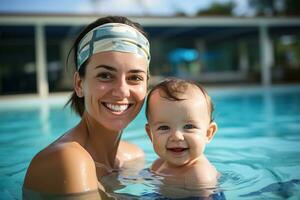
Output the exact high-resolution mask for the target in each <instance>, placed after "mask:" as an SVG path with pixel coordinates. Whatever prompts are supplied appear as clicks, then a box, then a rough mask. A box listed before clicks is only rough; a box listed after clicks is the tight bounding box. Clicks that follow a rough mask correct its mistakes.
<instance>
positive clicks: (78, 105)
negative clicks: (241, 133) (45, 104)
mask: <svg viewBox="0 0 300 200" xmlns="http://www.w3.org/2000/svg"><path fill="white" fill-rule="evenodd" d="M107 23H122V24H126V25H129V26H131V27H133V28H135V29H136V30H138V31H139V32H140V33H142V34H143V35H144V36H145V37H146V38H147V35H146V33H145V32H144V31H143V28H142V26H141V25H140V24H139V23H136V22H133V21H131V20H129V19H128V18H126V17H122V16H107V17H103V18H99V19H97V20H96V21H94V22H93V23H91V24H89V25H87V26H86V27H85V28H83V30H82V31H81V32H80V34H79V35H78V36H77V37H76V39H75V41H74V43H73V45H72V48H71V49H70V51H69V54H68V57H67V61H66V63H67V66H68V63H69V58H70V55H71V53H72V52H73V59H74V63H75V66H74V67H75V70H76V71H77V72H78V73H79V76H80V77H81V78H84V76H85V69H86V65H87V63H88V61H89V59H88V60H87V61H85V62H84V63H83V64H82V65H81V67H80V69H79V70H77V66H78V63H77V51H78V46H79V42H80V41H81V39H82V38H83V37H84V36H85V35H86V34H87V33H88V32H89V31H91V30H92V29H94V28H95V27H97V26H100V25H103V24H107ZM148 74H149V72H148ZM68 104H71V108H72V110H74V111H75V112H76V113H77V114H78V115H79V116H82V115H83V112H84V110H85V108H84V97H78V96H77V94H76V92H75V90H74V91H73V93H72V95H71V97H70V99H69V100H68V102H67V103H66V106H67V105H68Z"/></svg>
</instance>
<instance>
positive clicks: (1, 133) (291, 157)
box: [0, 86, 300, 200]
mask: <svg viewBox="0 0 300 200" xmlns="http://www.w3.org/2000/svg"><path fill="white" fill-rule="evenodd" d="M208 92H209V93H210V94H211V96H212V99H213V102H214V104H215V108H216V111H215V113H214V118H215V120H216V122H217V123H218V125H219V130H218V132H217V134H216V136H215V138H214V139H213V141H212V142H211V143H210V144H209V145H208V146H207V148H206V155H207V157H208V159H209V160H210V161H211V162H212V163H213V164H214V165H215V166H216V168H217V169H218V170H219V171H220V172H221V173H222V177H221V179H220V183H219V187H218V188H219V191H221V192H222V194H223V195H224V196H225V198H226V199H251V200H252V199H300V148H299V146H300V87H299V86H294V87H281V88H273V89H268V90H263V89H257V88H244V89H237V90H230V89H224V90H217V91H215V90H211V91H210V90H208ZM64 101H65V100H64V99H63V100H59V101H52V100H48V101H46V102H43V101H39V100H33V101H32V100H22V99H21V100H17V101H10V100H7V101H0V199H1V200H2V199H8V200H10V199H21V187H22V182H23V178H24V175H25V172H26V169H27V167H28V164H29V162H30V160H31V159H32V157H33V156H34V155H35V154H36V153H37V152H38V151H40V150H41V149H42V148H44V147H45V146H47V145H48V144H49V143H50V142H52V141H53V140H55V139H56V138H57V137H59V136H60V135H61V134H62V133H64V132H65V131H67V130H68V129H70V128H71V127H72V126H74V125H75V124H76V123H77V122H78V121H79V118H78V117H76V116H75V114H73V113H72V112H71V111H70V109H69V108H65V109H63V103H64ZM144 124H145V117H144V113H143V112H142V113H141V114H140V115H139V116H138V117H137V118H136V120H135V121H134V122H133V123H132V124H130V126H129V127H128V128H127V129H126V130H125V132H124V135H123V139H126V140H129V141H131V142H133V143H135V144H137V145H139V146H140V147H141V148H143V149H144V151H145V152H146V161H147V166H146V167H149V166H150V164H151V162H152V161H153V160H155V159H156V155H155V154H154V151H153V150H152V146H151V143H150V141H149V140H148V137H147V135H146V133H145V131H144ZM141 176H143V174H142V175H141ZM145 176H146V175H145ZM126 184H127V185H126V187H124V188H122V189H119V190H117V191H115V192H116V193H127V194H130V195H135V196H145V197H146V196H147V195H148V196H149V195H151V194H153V193H154V191H153V186H151V184H149V183H148V182H147V183H146V182H145V183H143V182H139V183H134V182H132V183H130V182H128V183H126ZM152 197H154V196H152Z"/></svg>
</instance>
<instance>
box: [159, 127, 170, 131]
mask: <svg viewBox="0 0 300 200" xmlns="http://www.w3.org/2000/svg"><path fill="white" fill-rule="evenodd" d="M169 129H170V127H168V126H159V127H158V128H157V130H158V131H166V130H169Z"/></svg>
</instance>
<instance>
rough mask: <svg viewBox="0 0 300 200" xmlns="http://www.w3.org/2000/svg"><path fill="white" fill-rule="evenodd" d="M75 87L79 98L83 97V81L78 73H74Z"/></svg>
mask: <svg viewBox="0 0 300 200" xmlns="http://www.w3.org/2000/svg"><path fill="white" fill-rule="evenodd" d="M73 86H74V89H75V92H76V94H77V96H78V97H83V88H82V79H81V78H80V76H79V73H78V72H75V73H74V76H73Z"/></svg>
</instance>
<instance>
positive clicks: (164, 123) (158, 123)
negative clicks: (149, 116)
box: [153, 121, 166, 126]
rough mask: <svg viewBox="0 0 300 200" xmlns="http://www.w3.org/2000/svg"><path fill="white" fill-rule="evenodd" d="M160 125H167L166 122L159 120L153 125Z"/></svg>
mask: <svg viewBox="0 0 300 200" xmlns="http://www.w3.org/2000/svg"><path fill="white" fill-rule="evenodd" d="M158 125H166V122H162V121H158V122H154V123H153V126H158Z"/></svg>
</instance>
